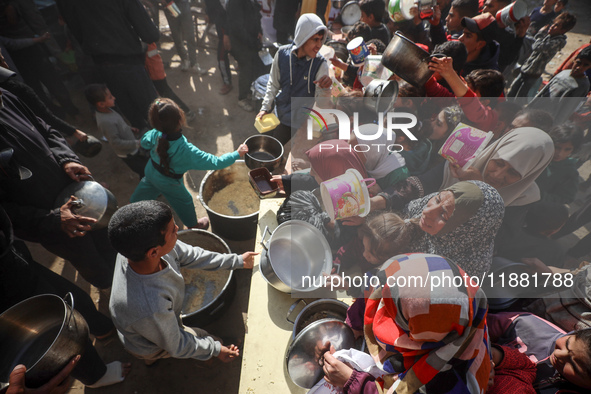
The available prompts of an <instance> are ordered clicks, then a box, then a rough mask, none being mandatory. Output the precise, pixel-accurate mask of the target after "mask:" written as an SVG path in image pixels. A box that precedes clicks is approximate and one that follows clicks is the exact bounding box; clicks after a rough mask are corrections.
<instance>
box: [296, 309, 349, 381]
mask: <svg viewBox="0 0 591 394" xmlns="http://www.w3.org/2000/svg"><path fill="white" fill-rule="evenodd" d="M327 342H330V345H331V346H332V347H334V348H335V350H341V349H350V348H352V347H354V346H355V335H354V334H353V330H351V327H349V326H348V325H346V324H345V323H344V322H342V321H341V320H339V319H320V320H317V321H315V322H313V323H311V324H309V325H308V326H306V327H305V328H304V329H303V330H302V331H301V332H300V333H299V334H298V335H297V337H296V338H295V339H294V341H293V342H292V343H291V344H290V345H289V347H288V348H287V352H286V353H285V366H286V369H287V373H288V374H289V377H290V378H291V380H293V382H294V383H295V384H297V385H298V386H300V387H303V388H305V389H311V388H312V387H314V385H315V384H316V383H318V382H319V381H320V379H322V376H323V375H324V372H323V371H322V367H321V366H320V363H319V360H320V358H321V357H323V355H324V353H325V351H328V349H327V348H325V347H324V345H325V344H326V343H327Z"/></svg>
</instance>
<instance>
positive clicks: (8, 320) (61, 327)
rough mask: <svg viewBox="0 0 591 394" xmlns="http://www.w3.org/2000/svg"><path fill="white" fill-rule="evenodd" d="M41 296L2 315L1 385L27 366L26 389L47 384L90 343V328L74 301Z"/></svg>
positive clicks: (0, 336) (0, 328)
mask: <svg viewBox="0 0 591 394" xmlns="http://www.w3.org/2000/svg"><path fill="white" fill-rule="evenodd" d="M68 298H69V300H70V303H71V305H69V304H68V303H66V302H65V301H64V300H63V299H61V298H60V297H58V296H56V295H54V294H42V295H38V296H35V297H31V298H28V299H26V300H24V301H21V302H19V303H18V304H16V305H14V306H13V307H11V308H10V309H8V310H6V311H5V312H4V313H2V315H0V349H2V351H1V352H0V382H8V376H9V375H10V373H11V372H12V370H13V369H14V367H15V366H17V365H18V364H24V365H25V366H26V367H27V372H26V374H25V381H26V385H27V387H29V388H37V387H39V386H42V385H43V384H45V383H47V382H48V381H49V380H50V379H51V378H53V377H54V376H55V375H56V374H57V373H58V372H60V371H61V370H62V369H63V368H64V367H65V366H66V364H67V363H68V362H69V361H70V360H71V359H72V357H74V356H76V355H77V354H83V353H84V350H85V345H86V342H87V341H88V325H87V324H86V321H85V320H84V318H83V317H82V315H81V314H80V313H79V312H78V311H76V310H75V309H74V298H73V297H72V294H71V293H68V294H67V295H66V297H64V299H68Z"/></svg>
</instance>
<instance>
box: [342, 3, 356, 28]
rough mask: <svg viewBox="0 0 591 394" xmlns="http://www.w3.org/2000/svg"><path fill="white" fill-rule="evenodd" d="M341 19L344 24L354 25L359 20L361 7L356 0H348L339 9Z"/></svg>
mask: <svg viewBox="0 0 591 394" xmlns="http://www.w3.org/2000/svg"><path fill="white" fill-rule="evenodd" d="M341 20H342V21H343V24H344V25H345V26H351V25H354V24H355V22H357V21H359V20H361V7H359V3H357V1H354V0H353V1H350V2H348V3H347V4H345V5H344V6H343V8H342V9H341Z"/></svg>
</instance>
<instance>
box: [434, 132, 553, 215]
mask: <svg viewBox="0 0 591 394" xmlns="http://www.w3.org/2000/svg"><path fill="white" fill-rule="evenodd" d="M552 156H554V143H553V142H552V139H551V138H550V136H549V135H548V134H547V133H546V132H544V131H542V130H540V129H537V128H535V127H520V128H517V129H515V130H513V131H511V132H509V133H507V134H505V135H504V136H503V137H501V138H500V139H499V140H498V141H496V142H494V143H493V144H491V145H490V146H488V147H487V148H486V149H484V151H482V153H481V154H480V155H479V156H478V157H477V158H476V160H475V161H474V163H472V167H474V168H476V169H477V170H479V171H480V173H481V174H484V170H485V169H486V167H487V165H488V162H489V161H490V160H495V159H502V160H505V161H506V162H508V163H509V164H511V166H512V167H513V168H514V169H515V170H516V171H517V172H519V174H520V175H521V179H520V180H519V181H517V182H515V183H513V184H511V185H508V186H505V187H503V188H501V189H500V190H499V191H498V192H499V194H500V195H501V197H503V200H504V201H505V206H506V207H509V206H522V205H527V204H530V203H532V202H535V201H538V200H539V199H540V189H538V186H537V185H536V183H535V180H536V178H537V177H538V176H539V175H540V174H541V173H542V171H544V169H545V168H546V167H547V166H548V164H550V162H551V161H552ZM456 182H459V179H457V178H454V177H453V175H452V174H451V170H450V169H449V162H447V163H445V169H444V172H443V184H442V185H441V186H440V188H439V189H440V190H442V189H445V188H446V187H449V186H451V185H453V184H454V183H456Z"/></svg>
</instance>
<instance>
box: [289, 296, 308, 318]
mask: <svg viewBox="0 0 591 394" xmlns="http://www.w3.org/2000/svg"><path fill="white" fill-rule="evenodd" d="M300 302H303V303H304V305H308V304H307V303H306V301H304V299H303V298H300V299H299V300H296V302H294V303H293V304H291V306H290V307H289V309H288V310H287V316H285V320H287V321H288V322H290V323H291V324H295V321H293V320H289V317H290V316H291V314H292V313H293V310H294V309H295V308H296V306H298V304H299V303H300Z"/></svg>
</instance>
